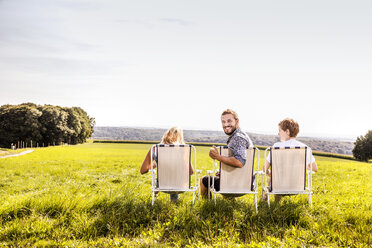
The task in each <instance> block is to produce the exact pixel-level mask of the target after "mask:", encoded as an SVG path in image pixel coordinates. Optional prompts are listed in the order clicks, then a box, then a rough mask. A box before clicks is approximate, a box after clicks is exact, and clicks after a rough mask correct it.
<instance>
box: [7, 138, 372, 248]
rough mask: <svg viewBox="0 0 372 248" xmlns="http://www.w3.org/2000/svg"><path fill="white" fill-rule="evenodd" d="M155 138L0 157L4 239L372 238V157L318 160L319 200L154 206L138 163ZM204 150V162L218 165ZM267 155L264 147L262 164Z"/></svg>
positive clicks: (178, 242) (161, 201) (34, 242)
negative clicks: (365, 160)
mask: <svg viewBox="0 0 372 248" xmlns="http://www.w3.org/2000/svg"><path fill="white" fill-rule="evenodd" d="M150 146H151V145H145V144H100V143H89V144H83V145H77V146H61V147H50V148H39V149H36V150H35V151H34V152H33V153H30V154H27V155H24V156H20V157H13V158H6V159H2V160H0V169H1V172H2V173H1V175H0V199H1V203H2V204H1V205H0V221H1V225H0V246H1V245H3V246H30V244H31V246H41V247H43V246H66V247H71V246H79V247H92V246H100V247H105V246H110V247H119V246H124V247H126V246H155V247H156V246H158V247H161V246H162V245H169V246H176V247H178V246H182V247H184V246H190V247H209V246H215V247H217V246H236V245H244V246H247V247H261V246H270V247H277V246H281V247H293V246H320V247H321V246H334V247H336V246H351V247H354V246H355V247H368V246H370V245H371V243H372V237H371V233H372V191H371V187H372V182H371V180H369V179H368V176H367V175H370V174H371V172H372V167H371V164H367V163H361V162H356V161H350V160H342V159H337V158H326V157H316V159H317V162H318V166H319V172H318V173H317V174H315V176H314V179H313V180H314V181H313V185H314V196H313V207H312V208H310V207H309V206H308V204H307V199H306V196H293V197H284V199H283V201H282V202H281V203H280V204H274V202H273V203H272V207H271V208H270V209H269V208H268V207H267V204H266V203H265V202H259V211H258V213H256V212H255V210H254V205H253V196H243V197H240V198H237V199H236V200H233V201H230V200H224V199H223V198H222V197H220V196H218V198H217V204H216V205H214V203H213V201H207V200H199V201H196V203H195V205H194V206H192V204H191V200H192V194H190V193H184V194H182V195H180V199H179V202H178V203H176V204H172V203H170V201H169V196H168V195H167V194H164V193H160V194H159V196H158V197H157V198H156V201H155V205H154V206H152V205H151V191H150V187H151V178H150V175H148V174H147V175H140V173H139V168H140V165H141V163H142V161H143V159H144V157H145V155H146V153H147V151H148V149H149V148H150ZM208 151H209V147H197V165H198V169H202V170H203V175H205V174H206V170H207V169H208V170H209V169H211V167H212V161H211V159H210V158H209V157H208ZM262 162H263V152H261V164H262Z"/></svg>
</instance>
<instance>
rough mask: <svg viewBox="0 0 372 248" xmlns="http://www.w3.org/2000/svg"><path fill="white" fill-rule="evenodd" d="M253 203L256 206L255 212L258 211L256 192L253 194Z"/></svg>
mask: <svg viewBox="0 0 372 248" xmlns="http://www.w3.org/2000/svg"><path fill="white" fill-rule="evenodd" d="M254 205H255V207H256V213H257V212H258V209H257V194H254Z"/></svg>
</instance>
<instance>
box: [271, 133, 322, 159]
mask: <svg viewBox="0 0 372 248" xmlns="http://www.w3.org/2000/svg"><path fill="white" fill-rule="evenodd" d="M296 146H299V147H305V146H307V145H305V144H304V143H302V142H300V141H298V140H296V139H289V140H287V141H282V142H276V143H275V144H274V145H273V147H279V148H282V147H296ZM310 155H311V164H313V163H314V162H315V158H314V156H313V154H312V153H309V152H308V153H307V158H306V161H310ZM266 161H267V162H269V163H271V162H270V153H269V155H268V156H267V157H266ZM308 164H310V163H308Z"/></svg>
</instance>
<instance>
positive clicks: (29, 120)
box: [0, 103, 95, 147]
mask: <svg viewBox="0 0 372 248" xmlns="http://www.w3.org/2000/svg"><path fill="white" fill-rule="evenodd" d="M94 125H95V120H94V118H92V117H89V116H88V114H87V113H86V112H85V111H84V110H83V109H82V108H80V107H72V108H67V107H60V106H53V105H36V104H34V103H23V104H20V105H3V106H1V107H0V147H10V146H11V144H17V142H19V141H24V142H26V143H31V142H33V143H34V144H37V143H38V144H45V145H47V144H61V143H69V144H78V143H83V142H85V141H86V139H87V138H89V137H91V136H92V133H93V128H94Z"/></svg>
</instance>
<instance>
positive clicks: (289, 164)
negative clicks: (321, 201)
mask: <svg viewBox="0 0 372 248" xmlns="http://www.w3.org/2000/svg"><path fill="white" fill-rule="evenodd" d="M267 152H269V156H270V162H271V176H270V180H271V183H270V185H269V183H268V178H269V177H268V176H267V175H266V173H264V174H265V180H264V182H265V184H264V192H265V193H266V194H267V196H268V198H267V202H268V204H269V207H270V195H297V194H307V195H309V204H310V206H312V200H311V194H312V171H311V169H309V170H307V169H306V166H307V164H308V163H311V155H312V152H311V149H310V148H309V147H283V148H279V147H269V148H267V149H266V150H265V158H266V157H267ZM309 158H310V159H309ZM309 160H310V162H309ZM310 168H311V166H310ZM263 171H264V172H266V163H265V165H264V170H263ZM306 174H307V187H306Z"/></svg>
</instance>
